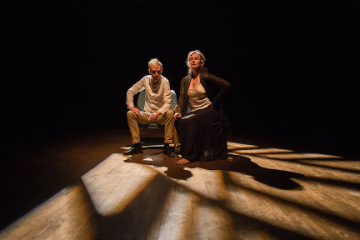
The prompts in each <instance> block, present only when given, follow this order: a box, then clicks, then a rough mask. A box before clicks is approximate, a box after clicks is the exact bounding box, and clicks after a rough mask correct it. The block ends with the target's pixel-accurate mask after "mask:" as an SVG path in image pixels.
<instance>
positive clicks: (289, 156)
mask: <svg viewBox="0 0 360 240" xmlns="http://www.w3.org/2000/svg"><path fill="white" fill-rule="evenodd" d="M257 156H259V157H266V158H277V159H336V158H342V157H339V156H334V155H327V154H321V153H284V154H258V155H257Z"/></svg>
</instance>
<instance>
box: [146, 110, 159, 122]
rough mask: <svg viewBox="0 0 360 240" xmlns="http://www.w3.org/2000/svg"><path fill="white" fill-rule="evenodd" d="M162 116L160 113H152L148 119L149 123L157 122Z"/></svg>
mask: <svg viewBox="0 0 360 240" xmlns="http://www.w3.org/2000/svg"><path fill="white" fill-rule="evenodd" d="M160 114H161V113H160V112H154V113H151V114H150V116H149V118H148V121H149V122H155V120H156V118H157V116H159V115H160Z"/></svg>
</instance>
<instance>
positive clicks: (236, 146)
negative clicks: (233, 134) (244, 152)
mask: <svg viewBox="0 0 360 240" xmlns="http://www.w3.org/2000/svg"><path fill="white" fill-rule="evenodd" d="M227 146H228V149H229V150H233V149H246V148H257V147H258V146H255V145H249V144H243V143H236V142H228V143H227Z"/></svg>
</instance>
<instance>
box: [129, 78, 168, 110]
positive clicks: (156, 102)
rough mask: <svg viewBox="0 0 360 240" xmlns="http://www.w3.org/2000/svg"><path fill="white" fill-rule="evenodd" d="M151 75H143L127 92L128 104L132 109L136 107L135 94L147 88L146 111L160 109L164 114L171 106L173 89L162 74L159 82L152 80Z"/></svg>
mask: <svg viewBox="0 0 360 240" xmlns="http://www.w3.org/2000/svg"><path fill="white" fill-rule="evenodd" d="M151 78H152V77H151V75H147V76H145V77H143V78H142V79H141V80H140V81H138V82H137V83H135V84H134V85H133V86H132V87H131V88H129V90H128V91H127V94H126V105H127V107H128V108H129V109H130V108H132V107H134V95H135V94H137V93H138V92H140V91H142V90H144V89H145V92H146V97H145V107H144V112H145V113H148V114H150V113H154V112H156V111H159V112H160V113H161V114H164V113H165V112H166V111H167V110H168V109H170V108H171V90H170V83H169V80H168V79H167V78H166V77H164V76H161V78H160V80H159V82H158V83H157V84H153V83H152V81H151Z"/></svg>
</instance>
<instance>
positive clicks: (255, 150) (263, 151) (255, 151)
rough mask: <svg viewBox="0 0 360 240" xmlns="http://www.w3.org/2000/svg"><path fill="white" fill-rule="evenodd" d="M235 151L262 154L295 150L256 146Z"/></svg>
mask: <svg viewBox="0 0 360 240" xmlns="http://www.w3.org/2000/svg"><path fill="white" fill-rule="evenodd" d="M234 152H235V153H239V154H261V153H289V152H293V151H291V150H286V149H280V148H256V149H243V150H235V151H234Z"/></svg>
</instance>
